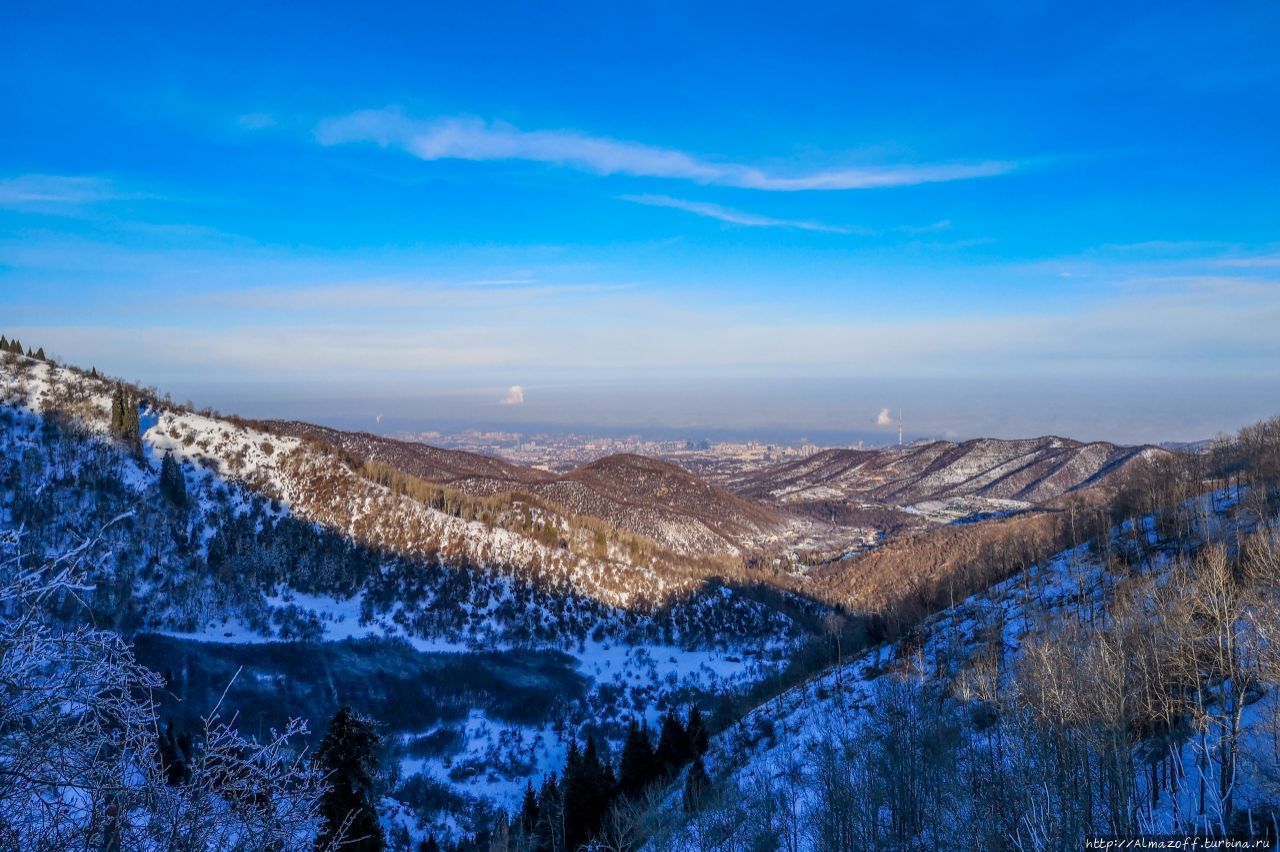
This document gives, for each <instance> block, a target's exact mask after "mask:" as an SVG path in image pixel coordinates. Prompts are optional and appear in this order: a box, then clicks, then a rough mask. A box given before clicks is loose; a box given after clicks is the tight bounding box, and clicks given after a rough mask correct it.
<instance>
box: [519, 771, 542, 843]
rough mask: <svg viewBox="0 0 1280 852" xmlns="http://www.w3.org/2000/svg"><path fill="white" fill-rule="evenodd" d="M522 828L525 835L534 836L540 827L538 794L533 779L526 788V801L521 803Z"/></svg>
mask: <svg viewBox="0 0 1280 852" xmlns="http://www.w3.org/2000/svg"><path fill="white" fill-rule="evenodd" d="M520 828H521V830H522V831H523V832H524V836H525V837H533V835H534V832H535V831H537V828H538V794H537V793H536V792H534V789H533V781H529V783H528V784H527V785H525V788H524V801H523V802H521V803H520Z"/></svg>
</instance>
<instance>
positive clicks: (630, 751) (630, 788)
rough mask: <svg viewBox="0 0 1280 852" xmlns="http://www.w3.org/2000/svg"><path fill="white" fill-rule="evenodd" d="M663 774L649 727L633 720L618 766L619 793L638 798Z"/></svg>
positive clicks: (629, 726) (628, 727)
mask: <svg viewBox="0 0 1280 852" xmlns="http://www.w3.org/2000/svg"><path fill="white" fill-rule="evenodd" d="M661 774H662V768H661V766H659V764H658V760H657V757H656V756H655V755H654V753H653V741H652V740H651V739H650V738H649V726H648V725H639V724H637V723H636V721H635V720H634V719H633V720H632V721H631V724H630V725H628V726H627V738H626V740H625V741H624V742H623V744H622V758H621V760H620V761H619V765H618V790H619V792H621V793H622V794H623V795H624V796H638V795H639V794H640V793H642V792H644V789H645V788H646V787H648V786H649V785H650V784H652V783H653V782H654V781H657V780H658V776H659V775H661Z"/></svg>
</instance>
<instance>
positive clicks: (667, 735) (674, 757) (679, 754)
mask: <svg viewBox="0 0 1280 852" xmlns="http://www.w3.org/2000/svg"><path fill="white" fill-rule="evenodd" d="M657 756H658V763H659V765H661V766H662V771H663V772H665V773H667V774H668V775H674V774H675V772H676V770H678V769H679V768H680V767H681V766H684V765H685V764H686V763H688V762H689V760H690V759H691V758H692V757H693V747H692V746H691V745H690V743H689V732H688V731H686V730H685V729H684V725H681V724H680V719H679V717H678V716H676V711H675V710H674V709H669V710H667V715H665V716H663V717H662V733H661V734H659V736H658V752H657Z"/></svg>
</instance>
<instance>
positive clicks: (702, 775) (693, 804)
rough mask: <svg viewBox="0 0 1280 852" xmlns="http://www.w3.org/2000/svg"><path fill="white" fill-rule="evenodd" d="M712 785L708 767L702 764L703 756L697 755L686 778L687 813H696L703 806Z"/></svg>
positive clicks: (685, 808) (685, 803) (685, 802)
mask: <svg viewBox="0 0 1280 852" xmlns="http://www.w3.org/2000/svg"><path fill="white" fill-rule="evenodd" d="M710 787H711V779H710V778H708V777H707V768H706V767H705V766H703V765H702V758H701V757H695V758H694V759H693V764H692V765H690V767H689V774H688V776H687V777H686V778H685V780H684V810H685V813H688V814H692V813H695V812H697V811H698V809H699V808H701V807H702V805H703V803H704V802H705V801H706V797H707V790H708V788H710Z"/></svg>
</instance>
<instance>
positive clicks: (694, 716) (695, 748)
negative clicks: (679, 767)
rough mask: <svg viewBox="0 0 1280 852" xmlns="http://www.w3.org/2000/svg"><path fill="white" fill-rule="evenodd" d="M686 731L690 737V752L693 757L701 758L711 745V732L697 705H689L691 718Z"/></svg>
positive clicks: (685, 726) (689, 717)
mask: <svg viewBox="0 0 1280 852" xmlns="http://www.w3.org/2000/svg"><path fill="white" fill-rule="evenodd" d="M684 729H685V732H686V733H687V735H688V737H689V750H690V752H691V753H692V754H693V756H694V757H701V756H702V755H704V754H706V753H707V748H708V746H710V745H711V732H710V731H708V730H707V723H706V722H705V721H703V719H702V711H701V710H700V709H698V705H697V704H690V705H689V716H688V718H687V720H686V721H685V724H684Z"/></svg>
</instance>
